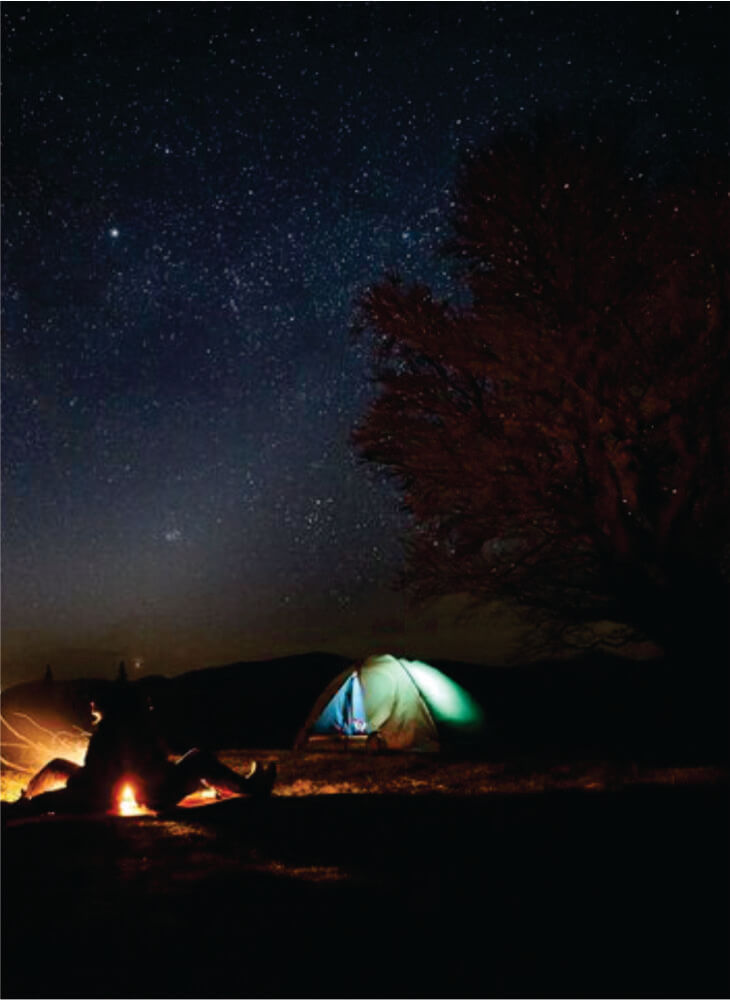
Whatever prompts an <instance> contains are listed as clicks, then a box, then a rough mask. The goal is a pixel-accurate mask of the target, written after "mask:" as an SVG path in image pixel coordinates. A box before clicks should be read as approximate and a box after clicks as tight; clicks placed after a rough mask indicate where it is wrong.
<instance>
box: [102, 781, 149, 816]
mask: <svg viewBox="0 0 730 1000" xmlns="http://www.w3.org/2000/svg"><path fill="white" fill-rule="evenodd" d="M114 805H115V808H114V809H113V810H112V812H113V813H114V814H115V815H116V816H153V815H154V812H153V810H152V809H148V808H147V806H145V805H143V804H141V803H139V802H138V801H137V795H136V792H135V790H134V785H133V784H132V782H131V781H125V782H123V784H121V785H120V787H119V790H118V792H117V794H116V795H115V796H114Z"/></svg>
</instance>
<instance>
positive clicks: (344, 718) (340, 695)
mask: <svg viewBox="0 0 730 1000" xmlns="http://www.w3.org/2000/svg"><path fill="white" fill-rule="evenodd" d="M312 729H313V732H315V733H341V734H342V735H343V736H359V735H361V734H363V733H369V732H371V729H370V727H369V726H368V722H367V718H366V716H365V701H364V698H363V691H362V684H361V683H360V678H359V677H358V676H357V673H355V672H353V673H352V674H350V676H349V677H348V678H347V680H346V681H345V683H344V684H343V685H342V686H341V687H340V689H339V691H338V692H337V693H336V694H335V695H334V697H333V698H332V699H331V700H330V702H329V703H328V704H327V705H326V706H325V708H324V710H323V711H322V714H321V715H320V717H319V718H318V719H317V721H316V722H315V724H314V726H313V727H312Z"/></svg>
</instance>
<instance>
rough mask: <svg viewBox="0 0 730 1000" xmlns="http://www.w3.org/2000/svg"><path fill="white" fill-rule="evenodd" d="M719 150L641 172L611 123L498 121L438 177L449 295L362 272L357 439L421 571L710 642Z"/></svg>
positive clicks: (724, 352) (721, 627)
mask: <svg viewBox="0 0 730 1000" xmlns="http://www.w3.org/2000/svg"><path fill="white" fill-rule="evenodd" d="M721 174H723V171H722V170H721V169H719V168H718V167H717V165H714V166H713V165H707V164H700V165H699V166H698V168H697V170H696V176H693V177H692V178H691V179H687V180H685V181H683V183H682V184H681V185H675V186H674V187H670V186H667V187H666V188H665V189H663V190H659V189H658V187H657V186H656V185H651V184H648V183H645V182H643V181H642V179H641V178H640V177H635V176H631V175H630V173H629V172H627V171H626V170H624V169H622V164H621V160H620V157H619V156H618V155H617V153H616V152H615V150H614V148H613V147H611V146H610V144H608V143H601V142H595V143H593V144H591V145H590V146H586V145H581V144H580V143H578V142H577V141H575V140H572V139H570V138H565V137H560V136H556V135H555V133H552V135H547V136H546V135H542V136H537V137H535V136H533V137H514V136H510V137H506V138H505V139H503V140H502V141H501V142H500V143H499V144H498V145H496V146H495V147H494V148H492V149H491V150H488V151H486V152H482V153H480V154H478V155H475V156H474V157H473V158H472V159H471V161H470V162H469V163H468V164H467V165H466V166H465V167H464V169H463V171H462V175H461V177H460V180H459V184H458V188H457V197H456V209H455V218H454V234H453V239H452V240H451V242H450V244H449V245H448V247H447V252H448V253H449V254H450V255H451V256H452V257H453V258H455V260H456V261H457V269H458V271H457V273H458V275H459V277H460V280H461V283H462V285H463V286H464V288H465V290H466V291H467V292H468V300H469V301H468V304H463V305H462V304H451V303H449V302H445V301H439V300H438V299H437V298H436V297H435V296H434V295H433V294H432V293H431V291H430V290H429V288H427V287H425V286H423V285H410V286H407V285H404V284H401V283H400V282H399V281H398V280H397V279H394V278H388V279H387V280H384V281H382V282H381V283H379V284H377V285H376V286H374V287H373V288H371V289H370V290H369V291H368V292H367V293H366V294H365V296H364V297H363V300H362V303H361V309H362V324H363V326H364V327H366V328H367V329H369V330H370V332H371V333H372V335H373V344H374V358H375V372H376V378H377V381H378V383H379V387H380V392H379V395H378V396H377V398H376V399H375V401H374V403H373V404H372V405H371V407H370V409H369V411H368V413H367V415H366V417H365V419H364V420H363V422H362V423H361V425H360V426H359V427H358V428H357V429H356V431H355V434H354V440H355V443H356V445H357V447H358V448H359V450H360V452H361V454H362V455H363V456H364V457H365V458H366V459H368V460H370V461H372V462H375V463H378V464H379V465H381V466H383V467H384V468H385V469H386V470H387V471H388V472H389V473H391V474H392V475H393V476H394V477H395V480H396V481H397V483H398V484H399V486H400V488H401V489H402V492H403V497H404V501H405V505H406V508H407V509H408V510H409V511H410V513H411V515H412V525H413V530H412V535H411V538H410V540H409V550H408V568H407V571H406V580H407V582H408V583H409V584H410V585H411V586H412V587H413V589H414V590H415V592H416V593H417V594H421V595H436V594H443V593H453V592H468V593H470V594H471V595H473V596H475V597H476V598H482V597H487V596H493V595H495V594H497V595H511V596H514V597H516V598H518V599H520V600H521V601H523V602H526V603H528V604H533V605H534V606H535V607H542V608H545V607H550V608H557V609H559V610H560V611H561V612H562V613H563V614H565V615H566V616H567V617H568V618H569V619H570V620H572V621H578V620H580V619H581V618H583V619H586V620H587V619H589V618H591V617H594V618H595V617H596V616H597V615H602V616H613V617H616V618H617V619H618V620H621V621H624V622H627V623H629V624H632V625H634V626H636V627H638V628H640V629H641V631H643V632H644V633H645V634H647V635H649V636H650V637H651V638H654V639H656V640H657V641H659V642H660V643H662V644H663V645H664V646H665V648H667V649H668V650H669V649H672V650H674V651H675V652H676V651H677V650H678V649H679V648H680V647H681V648H682V649H686V647H687V644H688V641H689V637H690V636H692V645H693V646H694V647H695V648H696V644H697V641H698V639H699V640H702V639H704V640H706V641H707V642H709V643H712V644H713V645H716V644H718V643H720V644H722V647H723V648H725V649H726V648H727V645H726V644H727V610H728V586H727V579H728V577H727V564H728V538H729V530H728V529H729V526H730V518H729V507H728V492H729V491H728V486H729V485H730V482H729V480H730V464H729V462H728V455H729V451H730V448H729V442H730V417H729V400H730V378H729V373H730V347H729V338H728V245H727V236H728V231H729V230H728V225H727V214H728V213H727V205H728V184H727V180H726V178H725V177H724V176H721Z"/></svg>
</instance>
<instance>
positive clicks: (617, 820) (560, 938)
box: [2, 785, 730, 998]
mask: <svg viewBox="0 0 730 1000" xmlns="http://www.w3.org/2000/svg"><path fill="white" fill-rule="evenodd" d="M728 832H729V831H728V814H727V796H726V790H725V789H724V788H721V787H718V786H717V785H715V786H713V787H705V786H694V787H671V786H667V787H647V786H642V787H635V788H624V789H623V790H620V791H613V792H610V791H608V792H607V791H590V790H580V791H558V792H543V793H537V794H531V795H514V794H513V795H481V796H474V797H454V796H449V797H436V796H430V795H416V796H384V795H349V796H346V795H315V796H308V797H307V796H305V797H274V798H273V799H271V800H269V801H266V802H258V803H257V802H247V801H242V800H240V801H236V800H233V801H231V802H226V803H222V804H220V805H216V806H214V807H211V808H208V809H203V810H198V811H197V812H195V813H191V812H188V813H187V814H186V815H180V817H179V818H176V819H174V820H166V821H164V822H163V821H161V820H157V819H154V818H147V817H143V818H138V819H121V818H120V819H116V818H111V817H107V818H102V819H98V820H86V821H79V820H70V819H63V818H56V819H51V820H46V821H27V822H23V823H20V824H17V825H16V824H15V823H11V824H9V825H8V827H7V829H6V830H5V833H4V842H3V844H4V887H3V892H4V935H3V959H4V961H3V964H2V971H3V996H4V997H5V998H17V997H47V998H55V997H125V998H153V997H155V998H156V997H169V998H182V997H202V998H233V997H246V996H248V997H343V996H345V997H348V996H349V997H372V998H376V997H513V996H514V997H525V996H527V997H727V996H728V975H727V972H728V967H727V941H728V843H729V842H730V841H729V839H728Z"/></svg>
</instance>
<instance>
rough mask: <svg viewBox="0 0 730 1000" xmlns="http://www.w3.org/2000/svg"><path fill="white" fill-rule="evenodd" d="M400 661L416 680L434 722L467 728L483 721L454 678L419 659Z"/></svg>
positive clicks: (471, 699) (477, 727) (477, 709)
mask: <svg viewBox="0 0 730 1000" xmlns="http://www.w3.org/2000/svg"><path fill="white" fill-rule="evenodd" d="M401 662H402V663H403V666H404V667H405V668H406V670H407V671H408V673H409V674H410V675H411V677H412V678H413V680H414V681H415V682H416V684H417V686H418V687H419V689H420V691H421V693H422V694H423V696H424V698H425V699H426V701H427V703H428V707H429V708H430V709H431V712H432V714H433V716H434V718H435V719H436V721H437V722H444V723H447V724H449V725H452V726H458V727H459V728H463V729H471V730H474V729H479V728H480V727H481V726H482V725H483V723H484V713H483V712H482V710H481V708H480V707H479V705H478V704H477V703H476V701H474V699H473V698H472V696H471V695H470V694H468V693H467V692H466V691H465V690H464V688H463V687H460V686H459V685H458V684H457V683H456V681H452V680H451V678H450V677H447V676H446V675H445V674H442V673H441V671H440V670H436V668H435V667H431V666H429V665H428V664H427V663H421V661H420V660H402V661H401Z"/></svg>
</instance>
